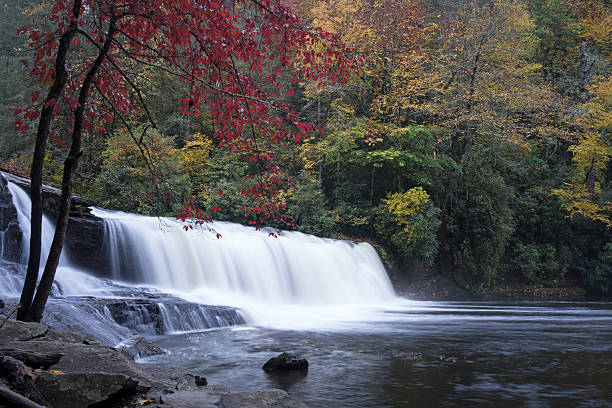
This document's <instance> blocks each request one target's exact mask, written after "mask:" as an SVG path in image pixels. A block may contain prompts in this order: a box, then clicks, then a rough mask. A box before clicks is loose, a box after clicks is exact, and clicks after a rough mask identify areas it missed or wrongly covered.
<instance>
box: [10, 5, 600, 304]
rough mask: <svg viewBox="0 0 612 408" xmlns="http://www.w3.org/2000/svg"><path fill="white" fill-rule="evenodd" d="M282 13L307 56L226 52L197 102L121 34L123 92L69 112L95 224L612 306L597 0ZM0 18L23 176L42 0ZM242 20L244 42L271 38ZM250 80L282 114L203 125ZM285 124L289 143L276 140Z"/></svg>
mask: <svg viewBox="0 0 612 408" xmlns="http://www.w3.org/2000/svg"><path fill="white" fill-rule="evenodd" d="M56 3H58V2H56ZM60 3H61V2H60ZM226 3H227V4H226ZM211 4H212V2H211ZM224 4H225V6H223V7H228V8H229V7H232V4H233V3H232V2H231V1H229V2H225V3H224ZM242 4H243V3H242V2H236V4H235V6H236V7H240V5H242ZM264 4H267V2H264ZM283 4H284V6H285V7H287V10H290V11H291V13H294V15H291V19H290V21H293V22H294V24H296V26H297V27H304V30H303V31H300V30H295V32H297V33H301V32H306V31H305V30H306V28H307V29H308V30H313V32H316V33H319V37H318V39H319V41H317V42H315V41H313V40H312V37H307V36H306V37H304V36H300V35H298V34H292V35H293V37H290V38H287V37H286V36H287V34H286V33H285V38H284V39H283V38H282V36H283V33H282V32H281V31H280V30H278V31H275V32H272V33H271V34H268V35H267V36H266V37H265V38H264V37H263V34H262V35H261V36H262V38H263V39H261V38H260V39H259V40H257V38H258V37H257V36H258V35H259V34H257V35H254V36H253V39H254V43H253V44H250V43H249V47H251V48H253V50H252V51H249V52H253V53H256V52H259V51H261V50H262V49H265V52H263V53H262V54H261V55H264V56H265V57H266V58H267V57H268V54H269V55H270V56H271V57H270V63H264V64H261V63H259V64H255V63H254V62H253V61H255V59H254V58H251V57H248V56H243V55H240V53H241V52H242V50H245V49H246V48H245V47H246V46H245V45H241V43H239V42H238V43H237V45H235V46H234V48H231V47H229V46H226V45H225V44H223V46H219V47H218V48H219V49H220V50H219V52H220V53H222V52H227V58H225V59H218V60H214V59H213V58H212V57H207V58H209V59H208V60H207V61H208V62H209V63H211V65H210V66H213V69H212V70H210V72H212V71H215V70H218V71H215V72H216V74H215V75H217V76H218V78H217V79H216V81H217V82H215V83H223V81H227V82H228V85H227V86H226V85H224V86H225V87H224V88H223V89H222V92H221V91H219V90H216V91H211V92H210V93H208V94H198V95H197V98H196V97H195V96H194V90H193V87H194V85H193V81H189V80H186V79H185V76H186V75H187V74H186V73H185V72H187V71H181V73H179V74H177V72H176V70H171V69H168V68H163V69H162V68H160V66H161V62H160V63H159V65H158V63H157V62H150V61H152V57H151V55H150V54H149V55H147V56H146V58H145V57H142V58H140V56H141V55H142V54H144V53H147V52H150V53H158V54H156V55H159V56H161V55H162V54H163V55H164V56H165V58H167V54H164V52H165V51H164V50H165V49H169V48H170V46H169V45H168V44H165V43H163V42H162V40H161V39H159V38H156V37H155V36H154V35H152V36H151V37H150V38H149V39H148V43H139V42H137V41H135V40H134V39H131V38H129V35H128V34H125V33H124V34H125V37H121V39H120V40H117V43H116V45H115V47H116V49H121V50H123V51H125V52H124V53H123V54H119V53H117V55H114V56H113V58H114V59H112V60H111V61H113V64H115V65H114V66H115V68H116V69H117V71H120V72H122V77H123V78H124V81H123V82H121V83H119V84H115V83H114V82H113V77H112V75H111V74H108V80H105V79H104V77H102V79H100V80H99V81H98V82H96V81H94V83H93V86H92V90H91V95H90V100H91V102H90V104H89V105H87V106H86V107H85V108H86V109H85V113H84V115H85V117H86V120H85V126H84V129H83V140H82V147H81V148H82V151H83V154H82V156H79V163H78V169H76V173H77V177H75V179H74V192H75V193H77V194H79V195H82V196H85V197H88V198H90V199H92V200H93V201H94V202H95V203H96V205H98V206H100V207H104V208H108V209H115V210H122V211H127V212H135V213H140V214H149V215H159V216H162V215H163V216H178V217H179V218H181V217H182V219H183V220H188V219H190V220H192V219H199V220H204V222H205V221H208V220H210V219H214V220H228V221H233V222H238V223H242V224H246V225H255V226H272V227H275V228H277V229H279V230H287V229H289V230H298V231H301V232H304V233H308V234H315V235H318V236H321V237H330V238H339V239H345V240H355V241H367V242H369V243H371V244H372V245H374V247H375V248H376V250H377V251H378V253H379V254H380V256H381V258H382V259H383V262H384V263H385V266H386V267H387V269H388V271H389V273H390V275H391V277H392V279H393V280H394V281H395V282H396V283H397V282H400V283H401V282H404V281H407V280H410V279H414V278H415V277H421V278H424V277H443V278H445V279H447V280H449V281H451V282H453V283H454V284H456V285H457V286H459V287H461V288H463V289H464V290H466V291H467V292H469V293H471V294H473V295H485V294H487V293H488V292H489V291H490V290H492V289H493V288H495V287H498V286H501V285H507V284H527V285H533V286H537V287H558V286H560V285H562V284H564V283H565V282H574V283H576V284H578V285H581V286H584V287H585V288H586V289H587V290H588V291H589V292H591V293H593V294H599V295H606V294H609V293H610V292H611V291H612V165H611V162H610V158H611V156H612V139H611V136H612V133H611V132H612V3H610V1H608V0H519V1H515V0H491V1H482V0H479V1H472V0H461V1H459V0H457V1H449V0H368V1H357V0H292V1H290V2H286V3H283ZM1 5H2V7H1V8H0V21H2V25H1V26H0V30H1V35H0V64H1V66H2V70H3V72H4V73H3V75H2V76H0V101H1V102H0V103H1V109H0V125H1V127H0V160H1V162H2V167H3V168H4V169H5V170H11V171H14V172H17V173H22V174H24V175H29V173H30V168H31V167H32V163H33V160H34V159H33V153H34V146H35V141H36V136H37V135H36V129H37V126H38V119H37V118H38V116H37V115H34V114H32V112H34V111H38V110H39V109H40V108H41V107H42V106H43V104H45V102H44V99H43V97H42V96H41V91H42V93H43V94H44V93H46V92H47V89H48V88H49V86H50V85H51V80H50V79H49V75H48V72H46V71H42V70H38V71H37V70H36V67H37V65H36V64H40V66H44V64H45V63H46V64H49V58H48V57H46V56H45V55H46V54H44V52H47V51H48V49H47V48H45V44H46V42H45V41H47V40H45V39H44V38H45V37H44V36H43V35H35V34H36V33H43V32H45V27H47V26H50V25H53V24H54V21H52V19H49V18H48V16H49V15H53V14H49V10H50V9H51V8H52V7H53V2H48V1H40V0H12V1H4V2H2V4H1ZM220 7H221V6H220ZM240 12H242V13H243V14H245V15H248V16H247V17H245V18H244V21H245V23H244V27H243V30H242V33H243V34H244V32H245V30H249V29H252V30H254V31H255V29H256V27H257V25H258V24H261V25H262V26H264V25H265V24H268V23H270V22H269V21H267V20H266V23H265V24H264V23H263V22H262V21H263V20H265V19H264V18H263V17H261V16H258V15H257V11H253V10H251V9H249V8H248V7H245V8H244V10H242V11H240V10H239V11H238V13H240ZM249 13H250V14H249ZM273 15H275V14H273ZM279 21H284V20H281V19H280V17H279ZM273 22H274V21H273ZM99 23H100V26H103V25H104V24H106V23H105V22H104V21H102V20H100V22H99ZM92 24H94V25H95V22H94V23H92ZM211 24H212V23H211ZM23 27H28V28H27V30H24V29H23ZM266 27H267V26H266ZM207 28H210V27H207ZM134 29H136V28H134ZM270 30H272V29H270ZM94 31H95V30H93V29H92V33H94ZM272 31H273V30H272ZM33 33H34V34H33ZM92 35H93V38H91V41H89V40H88V43H89V48H87V46H85V44H84V45H83V47H82V48H80V49H78V51H75V52H74V53H72V54H69V55H68V57H67V61H66V65H67V67H68V72H69V75H68V77H69V81H70V78H73V77H74V78H75V77H80V76H82V75H83V73H84V72H85V69H86V68H87V64H88V63H91V61H93V58H94V57H95V53H94V52H93V51H92V50H94V51H95V50H97V48H96V47H95V46H94V45H97V42H100V39H98V38H97V37H96V35H98V34H95V33H94V34H92ZM118 38H119V37H118ZM141 40H142V41H144V40H143V39H142V38H141ZM257 41H260V42H259V43H257ZM92 44H93V45H92ZM79 45H80V44H79ZM75 46H76V45H75ZM181 46H183V47H184V46H185V45H184V43H182V44H180V45H178V46H174V48H173V50H176V49H179V50H180V49H181V48H180V47H181ZM211 49H212V50H213V51H215V52H217V51H216V49H215V47H213V46H211ZM41 50H42V51H41ZM249 50H250V48H249ZM272 51H274V52H272ZM266 53H268V54H266ZM39 54H40V55H39ZM261 55H260V56H261ZM232 56H233V57H232ZM192 57H193V56H192ZM45 58H46V59H45ZM160 58H162V57H160ZM198 58H203V57H202V56H201V55H199V56H198ZM233 58H235V59H236V62H235V64H234V59H233ZM228 60H229V61H231V64H229V65H228V66H225V65H222V66H219V64H221V62H223V63H225V62H226V61H228ZM41 61H42V62H41ZM45 61H46V62H45ZM143 61H144V62H143ZM211 61H212V62H211ZM219 61H221V62H219ZM198 64H199V65H198ZM203 64H204V62H203V61H202V60H199V61H196V63H194V65H192V66H191V69H192V71H190V75H194V73H193V70H194V69H197V68H198V67H200V66H202V65H203ZM215 64H217V65H215ZM278 66H281V67H283V68H284V69H283V71H282V72H281V73H279V70H277V67H278ZM103 68H104V67H103ZM120 68H121V70H120ZM210 72H209V73H207V74H206V75H210V76H211V78H212V77H213V74H210ZM243 78H250V79H249V80H246V79H245V80H244V81H243ZM126 81H127V82H128V83H129V85H130V87H127V88H129V89H127V88H126V89H123V88H122V87H124V86H126V85H125V83H126ZM251 82H258V83H259V84H260V85H258V86H259V88H257V89H265V92H266V95H268V96H267V98H268V99H273V106H274V107H275V108H274V109H278V110H281V109H282V111H283V112H284V113H283V114H282V115H275V114H273V113H271V111H272V110H273V109H272V108H269V109H268V108H266V107H268V106H272V105H271V104H266V103H263V102H259V101H255V100H253V102H252V105H248V103H247V106H249V107H248V109H247V110H248V112H249V115H250V114H251V107H252V108H253V110H254V111H256V112H257V113H256V115H257V116H256V117H255V118H253V117H252V116H251V117H249V118H248V121H247V122H248V123H247V124H246V125H245V123H246V122H243V119H242V118H241V117H239V116H236V115H233V114H231V115H230V114H227V112H224V111H222V109H218V108H215V106H229V105H231V104H232V101H233V99H232V95H234V94H239V93H240V94H241V95H243V96H244V95H245V94H253V95H255V96H254V97H252V98H255V97H256V96H257V94H256V93H253V92H254V91H253V92H251V90H249V89H246V90H245V89H242V90H241V89H240V87H242V86H243V83H244V84H247V85H248V84H251ZM69 83H70V82H69ZM266 86H267V88H266ZM230 87H231V88H230ZM113 88H115V89H116V90H117V92H116V93H112V92H111V91H109V90H108V89H113ZM68 89H70V85H69V86H68ZM253 89H255V88H253ZM215 92H217V93H215ZM232 92H233V93H232ZM258 92H259V91H258ZM261 92H263V91H261ZM67 95H68V94H67ZM109 95H112V96H111V97H109ZM122 97H125V98H126V100H127V99H130V100H131V99H134V100H138V103H139V105H138V106H139V108H138V109H132V108H131V107H130V106H129V103H127V102H125V103H123V102H118V101H119V100H120V98H122ZM112 98H116V99H114V100H113V99H112ZM209 98H211V99H212V98H216V102H215V103H216V105H215V104H212V103H207V100H208V99H209ZM220 98H223V100H222V101H221V102H222V103H221V102H219V99H220ZM249 98H251V97H249ZM243 99H244V100H245V101H246V100H247V98H243ZM76 101H77V100H76V98H73V99H72V100H71V99H69V98H68V96H66V99H65V103H63V104H62V105H61V107H60V104H58V105H57V106H58V107H60V108H58V112H55V115H56V116H55V121H54V125H53V126H54V128H53V130H52V132H51V135H50V137H49V142H48V145H47V148H46V152H45V155H44V160H43V164H44V167H43V179H44V182H45V183H48V184H51V185H61V184H62V173H63V171H64V162H65V160H66V157H67V155H68V149H69V148H71V146H72V145H73V140H72V139H71V130H72V128H71V126H72V125H71V120H72V119H73V116H72V114H71V112H70V111H71V103H72V104H76V103H77V102H76ZM44 107H47V105H45V106H44ZM228 109H229V108H228ZM236 109H241V108H236ZM77 110H78V109H77ZM228 111H229V110H228ZM232 112H233V111H232ZM243 115H244V116H247V114H244V113H243ZM280 116H282V119H279V117H280ZM297 118H299V119H297ZM288 120H290V121H292V122H293V124H292V126H293V127H292V129H293V130H291V131H286V130H280V127H281V125H282V122H283V121H288ZM194 216H195V217H194ZM197 222H199V221H197ZM200 224H201V223H199V224H197V225H187V224H186V228H188V227H189V226H190V227H198V226H200ZM206 224H208V223H206ZM213 228H214V223H213ZM270 235H272V236H271V237H270V239H274V233H271V234H270ZM220 239H223V238H222V237H220Z"/></svg>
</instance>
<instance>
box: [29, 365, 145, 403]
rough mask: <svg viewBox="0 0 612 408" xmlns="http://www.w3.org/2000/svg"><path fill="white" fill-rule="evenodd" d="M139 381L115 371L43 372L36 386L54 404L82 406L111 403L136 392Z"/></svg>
mask: <svg viewBox="0 0 612 408" xmlns="http://www.w3.org/2000/svg"><path fill="white" fill-rule="evenodd" d="M137 385H138V381H135V380H134V379H132V378H130V377H128V376H127V375H124V374H118V373H105V372H94V373H78V374H70V373H66V374H62V375H55V374H52V373H49V372H45V373H43V374H42V375H41V376H40V377H38V379H37V380H36V386H37V387H38V389H39V391H40V392H41V394H42V395H43V396H44V397H45V398H46V399H47V401H48V402H49V403H50V404H51V406H54V407H64V408H81V407H89V406H92V405H94V404H97V406H100V407H107V406H112V404H113V402H115V401H117V400H119V399H121V398H123V397H125V396H126V395H130V394H134V393H135V392H137Z"/></svg>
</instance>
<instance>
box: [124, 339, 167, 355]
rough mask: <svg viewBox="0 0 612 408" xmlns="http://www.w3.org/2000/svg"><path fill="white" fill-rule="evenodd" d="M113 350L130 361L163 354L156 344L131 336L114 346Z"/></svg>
mask: <svg viewBox="0 0 612 408" xmlns="http://www.w3.org/2000/svg"><path fill="white" fill-rule="evenodd" d="M115 349H116V350H117V351H119V352H120V353H121V354H123V355H124V356H126V357H127V358H129V359H130V360H135V359H137V358H141V357H148V356H155V355H159V354H163V353H164V351H163V350H162V349H161V348H160V347H159V346H158V345H157V344H155V343H153V342H152V341H149V340H147V339H145V338H144V337H142V336H131V337H129V338H127V339H125V340H123V341H122V342H121V343H119V344H118V345H116V346H115Z"/></svg>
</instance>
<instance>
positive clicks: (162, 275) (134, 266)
mask: <svg viewBox="0 0 612 408" xmlns="http://www.w3.org/2000/svg"><path fill="white" fill-rule="evenodd" d="M92 213H93V214H94V215H96V216H98V217H100V218H103V219H104V222H105V224H106V227H105V231H106V234H108V235H107V237H106V239H107V241H108V244H109V245H108V246H109V248H110V252H111V253H110V256H111V258H112V266H113V272H112V276H113V277H114V278H115V279H121V280H128V281H131V282H135V283H142V284H150V285H154V286H156V287H159V288H162V289H164V290H170V291H173V292H175V293H180V294H182V295H184V296H188V297H192V298H193V297H196V298H198V299H200V300H203V299H208V300H213V301H214V302H216V303H219V304H232V303H235V300H236V298H242V299H244V300H246V299H248V300H250V301H255V302H265V303H267V304H276V305H285V304H292V305H295V304H298V305H309V306H314V305H335V304H357V303H370V302H372V303H373V302H381V301H386V300H389V299H392V298H393V297H394V292H393V288H392V286H391V283H390V281H389V278H388V276H387V273H386V271H385V269H384V266H383V265H382V263H381V261H380V259H379V257H378V254H377V253H376V251H375V250H374V248H373V247H372V246H371V245H370V244H367V243H353V242H347V241H340V240H332V239H324V238H318V237H315V236H312V235H306V234H302V233H300V232H288V231H282V232H281V233H280V234H279V236H278V238H274V237H271V236H269V234H268V232H269V231H266V230H265V229H264V230H262V231H256V230H255V228H252V227H245V226H243V225H240V224H233V223H228V222H215V223H213V224H212V227H213V228H214V231H210V230H208V229H206V228H204V229H202V230H189V231H184V230H183V228H182V227H183V224H182V223H181V222H179V221H176V220H174V219H171V218H155V217H146V216H141V215H135V214H128V213H123V212H117V211H108V210H103V209H100V208H94V209H93V210H92ZM217 234H221V237H220V238H217ZM190 295H191V296H190Z"/></svg>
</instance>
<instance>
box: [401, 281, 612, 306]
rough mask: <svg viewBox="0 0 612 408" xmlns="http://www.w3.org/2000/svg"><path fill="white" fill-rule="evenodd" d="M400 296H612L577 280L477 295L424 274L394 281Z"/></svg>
mask: <svg viewBox="0 0 612 408" xmlns="http://www.w3.org/2000/svg"><path fill="white" fill-rule="evenodd" d="M394 285H395V288H396V291H397V293H398V295H400V296H404V297H406V298H408V299H411V300H433V301H440V300H449V301H452V300H476V301H477V300H514V301H517V300H518V301H521V300H525V301H531V300H542V301H586V300H593V299H595V300H607V301H610V300H612V298H609V297H608V298H603V299H602V298H601V297H597V298H594V297H593V295H591V294H590V293H589V292H588V291H587V290H586V289H585V288H584V287H583V286H580V285H578V284H576V282H572V281H568V282H563V283H561V284H560V285H559V286H554V287H539V286H535V285H522V284H516V283H506V284H500V285H497V286H494V287H492V288H489V289H487V290H486V292H484V293H483V294H474V293H473V292H472V291H469V290H466V289H464V288H461V287H460V286H458V285H457V284H456V283H455V282H453V281H452V280H450V279H448V278H445V277H425V278H421V279H414V280H411V281H410V282H406V281H402V282H394Z"/></svg>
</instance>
